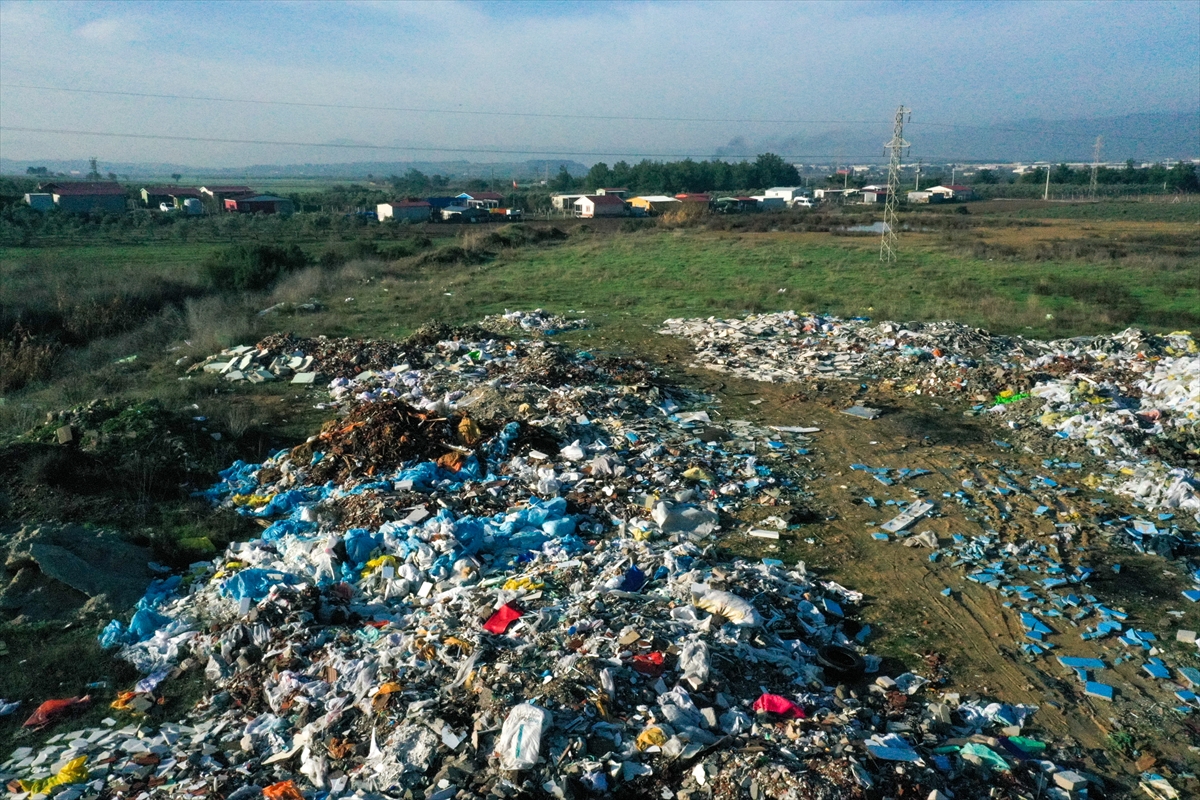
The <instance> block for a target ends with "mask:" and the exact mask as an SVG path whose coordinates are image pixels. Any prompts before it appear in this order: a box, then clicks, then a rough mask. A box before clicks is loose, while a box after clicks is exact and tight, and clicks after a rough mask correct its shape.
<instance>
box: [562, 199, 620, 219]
mask: <svg viewBox="0 0 1200 800" xmlns="http://www.w3.org/2000/svg"><path fill="white" fill-rule="evenodd" d="M574 208H575V216H577V217H581V218H583V219H591V218H593V217H620V216H623V215H624V214H625V201H624V200H622V199H621V198H620V197H617V196H616V195H611V194H585V195H584V196H583V197H581V198H579V199H578V200H576V201H575V203H574Z"/></svg>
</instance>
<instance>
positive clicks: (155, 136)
mask: <svg viewBox="0 0 1200 800" xmlns="http://www.w3.org/2000/svg"><path fill="white" fill-rule="evenodd" d="M0 131H19V132H22V133H53V134H62V135H67V136H98V137H104V138H110V139H151V140H161V141H170V142H205V143H210V144H257V145H271V146H274V147H326V148H335V149H342V150H387V151H400V152H420V153H478V154H494V155H526V156H528V155H539V156H571V157H582V158H595V157H603V156H615V157H617V158H705V159H707V158H752V157H753V156H752V155H750V154H744V155H728V156H717V155H714V154H712V153H707V154H698V153H619V152H612V151H589V152H583V151H570V150H528V149H506V148H495V149H491V148H482V147H448V146H447V147H416V146H408V145H388V144H344V143H338V142H288V141H277V140H268V139H229V138H218V137H212V136H179V135H170V134H161V133H117V132H111V131H77V130H66V129H62V128H28V127H24V126H16V125H0ZM777 155H779V154H777ZM831 157H832V156H829V155H814V154H799V155H780V158H784V159H806V158H811V159H816V158H831ZM857 158H871V156H857Z"/></svg>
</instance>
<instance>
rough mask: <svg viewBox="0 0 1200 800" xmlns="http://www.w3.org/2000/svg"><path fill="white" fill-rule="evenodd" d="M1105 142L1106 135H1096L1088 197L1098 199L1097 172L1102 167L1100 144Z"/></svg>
mask: <svg viewBox="0 0 1200 800" xmlns="http://www.w3.org/2000/svg"><path fill="white" fill-rule="evenodd" d="M1102 144H1104V137H1103V136H1097V137H1096V148H1095V150H1093V151H1092V182H1091V185H1090V186H1089V187H1088V199H1090V200H1095V199H1096V172H1097V170H1099V169H1100V146H1101V145H1102Z"/></svg>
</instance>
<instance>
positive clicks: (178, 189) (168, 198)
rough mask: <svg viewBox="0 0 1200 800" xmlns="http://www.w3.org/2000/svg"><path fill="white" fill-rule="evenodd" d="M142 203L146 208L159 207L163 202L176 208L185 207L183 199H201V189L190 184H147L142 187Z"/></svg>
mask: <svg viewBox="0 0 1200 800" xmlns="http://www.w3.org/2000/svg"><path fill="white" fill-rule="evenodd" d="M141 195H142V205H144V206H146V208H158V207H159V206H161V205H162V204H163V203H166V204H167V205H169V206H173V207H175V208H183V201H184V200H187V199H188V198H189V197H194V198H196V199H197V200H199V199H200V190H199V189H193V188H192V187H190V186H146V187H143V188H142V191H141Z"/></svg>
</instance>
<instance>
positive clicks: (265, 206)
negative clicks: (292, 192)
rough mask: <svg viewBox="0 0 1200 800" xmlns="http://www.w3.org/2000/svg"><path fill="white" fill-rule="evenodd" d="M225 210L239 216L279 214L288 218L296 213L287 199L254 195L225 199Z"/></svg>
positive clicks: (268, 195) (271, 195)
mask: <svg viewBox="0 0 1200 800" xmlns="http://www.w3.org/2000/svg"><path fill="white" fill-rule="evenodd" d="M225 210H226V211H231V212H234V213H237V214H279V215H281V216H285V217H286V216H289V215H291V214H292V213H293V212H294V211H295V206H294V205H293V204H292V201H291V200H288V199H287V198H286V197H277V196H275V195H273V194H252V195H247V196H245V197H227V198H225Z"/></svg>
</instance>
